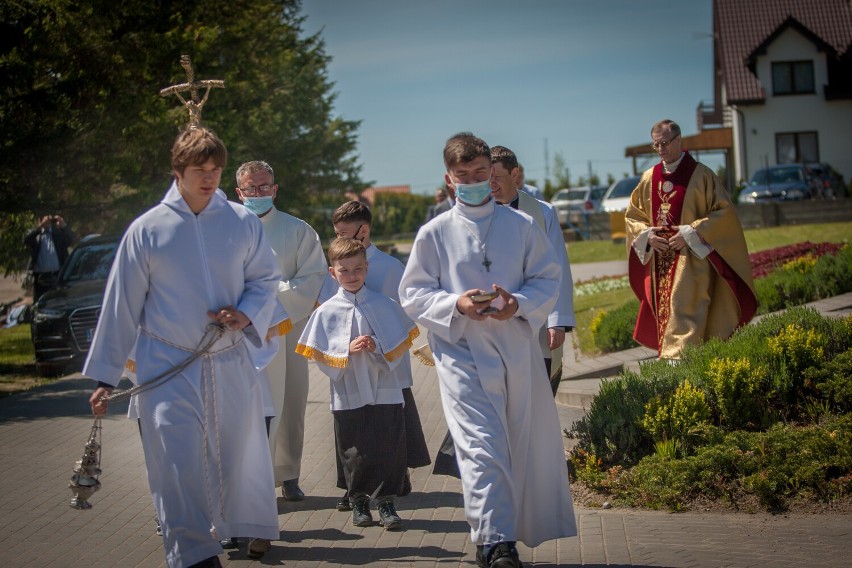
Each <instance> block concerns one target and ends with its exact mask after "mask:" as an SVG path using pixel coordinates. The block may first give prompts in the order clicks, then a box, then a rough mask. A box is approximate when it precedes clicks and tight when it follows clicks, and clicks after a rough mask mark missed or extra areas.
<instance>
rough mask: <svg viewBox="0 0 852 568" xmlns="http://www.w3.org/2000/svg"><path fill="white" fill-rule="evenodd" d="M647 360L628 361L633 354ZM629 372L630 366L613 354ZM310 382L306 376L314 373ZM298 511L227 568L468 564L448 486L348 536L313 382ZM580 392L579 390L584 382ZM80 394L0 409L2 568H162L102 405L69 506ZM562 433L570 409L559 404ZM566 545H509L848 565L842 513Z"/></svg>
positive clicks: (552, 561) (132, 448)
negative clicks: (97, 467)
mask: <svg viewBox="0 0 852 568" xmlns="http://www.w3.org/2000/svg"><path fill="white" fill-rule="evenodd" d="M850 307H852V294H848V295H846V297H841V298H839V299H832V300H829V301H827V302H823V303H820V304H819V306H818V309H821V310H828V311H832V313H834V314H835V315H837V314H838V313H843V310H846V313H848V312H849V311H850ZM644 355H646V354H645V353H641V352H640V353H637V354H636V357H639V358H641V357H643V356H644ZM622 356H623V357H624V358H625V359H627V362H628V363H631V362H632V361H634V360H635V359H634V358H632V357H633V356H627V355H624V354H620V355H619V357H622ZM607 365H610V366H611V365H613V363H612V362H611V361H609V362H607V361H606V360H585V361H583V366H580V365H577V364H572V365H570V366H569V370H570V371H571V373H570V376H569V378H568V379H567V380H566V381H564V382H563V386H562V387H561V388H560V400H562V399H563V398H564V396H568V395H570V394H571V393H572V391H573V390H575V386H577V385H579V384H581V381H584V380H585V381H592V382H597V381H599V379H594V378H585V379H577V378H575V379H573V380H572V379H571V378H570V377H578V376H582V373H583V372H587V371H588V369H586V370H585V371H584V370H583V369H584V368H593V367H596V366H597V367H600V368H604V367H606V366H607ZM414 371H415V385H416V386H415V388H414V394H415V397H416V399H417V403H418V407H419V410H420V416H421V419H422V422H423V429H424V431H425V433H426V437H427V440H428V443H429V447H430V448H431V449H432V451H433V455H434V451H435V450H436V449H437V447H438V445H439V444H440V442H441V439H442V437H443V435H444V433H445V431H446V425H445V424H444V419H443V414H442V411H441V406H440V400H439V395H438V388H437V379H436V377H435V374H434V369H433V368H430V367H425V366H422V365H420V364H418V363H416V362H415V368H414ZM314 373H315V371H314ZM312 379H313V382H312V387H311V391H310V394H309V399H308V410H307V432H306V440H305V445H306V447H305V455H304V463H303V472H302V487H303V489H304V490H305V492H306V493H307V494H308V498H307V499H306V500H305V501H302V502H299V503H290V502H285V501H283V500H281V499H279V500H278V509H279V513H280V517H279V518H280V526H281V540H280V542H276V543H275V546H274V548H273V549H272V551H270V552H269V553H267V554H266V556H265V557H264V558H263V559H261V560H259V561H252V560H249V559H248V558H247V557H246V554H245V548H244V547H243V548H242V549H241V550H239V551H226V552H225V553H224V554H222V556H221V558H222V560H223V563H224V564H225V565H226V566H229V567H248V566H288V567H293V568H295V567H315V566H323V567H326V566H351V565H371V566H395V567H396V566H399V567H406V566H411V567H426V566H440V567H454V566H468V567H470V566H475V563H474V547H473V545H472V544H471V543H470V540H469V538H468V527H467V523H466V522H465V520H464V511H463V509H462V498H461V491H460V484H459V481H458V480H456V479H453V478H447V477H443V476H433V475H430V473H429V471H427V470H426V469H418V470H414V472H413V474H412V484H413V487H414V491H413V493H412V494H411V495H409V496H408V497H406V498H404V499H400V500H399V511H400V514H401V516H402V517H403V518H404V519H405V521H406V530H405V531H403V532H393V533H392V532H386V531H384V530H383V529H382V528H381V527H379V526H378V525H376V526H373V527H368V528H357V527H354V526H352V524H351V518H350V515H349V514H348V513H341V512H338V511H336V510H335V509H334V503H335V502H336V500H337V498H338V497H339V495H340V491H339V490H338V489H336V488H335V486H334V484H335V480H334V477H335V467H334V459H333V454H332V447H333V436H332V428H331V415H330V413H329V410H328V400H327V399H328V387H327V384H326V382H325V380H323V379H321V378H320V377H319V376H318V375H314V376H313V377H312ZM590 384H591V383H590ZM91 388H92V384H91V382H90V381H89V380H88V379H83V378H81V377H80V376H79V375H72V376H70V377H67V378H65V379H62V380H60V381H58V382H56V383H54V384H51V385H49V386H46V387H43V388H40V389H36V390H33V391H30V392H27V393H23V394H20V395H16V396H13V397H9V398H6V399H2V400H0V459H2V463H4V464H5V466H3V468H2V470H3V471H4V479H5V480H6V481H5V483H4V487H3V489H2V491H0V551H2V560H0V566H3V567H12V568H18V567H33V568H59V567H79V568H97V567H113V566H121V567H128V568H134V567H136V568H155V567H162V566H165V562H164V561H163V552H162V544H161V541H160V539H159V537H157V536H156V535H155V534H154V511H153V507H152V505H151V500H150V496H149V494H148V490H147V485H146V479H145V469H144V464H143V458H142V451H141V447H140V444H139V434H138V432H137V430H136V425H135V423H134V422H132V421H129V420H126V419H124V418H123V417H122V413H121V411H120V409H118V408H113V409H112V411H111V415H110V417H109V418H107V419H106V420H105V421H104V428H103V450H102V456H101V457H102V468H103V470H104V473H103V475H101V483H102V485H103V486H102V489H101V490H100V491H99V492H98V493H96V494H95V495H94V496H93V498H92V499H91V501H92V503H93V504H94V508H93V509H91V510H89V511H77V510H74V509H71V508H70V507H69V506H68V503H69V502H70V498H71V493H70V491H69V490H68V481H69V479H70V477H71V469H72V467H73V465H74V462H75V461H76V460H78V459H79V458H80V456H81V453H82V449H83V444H84V443H85V440H86V438H87V436H88V433H89V429H90V427H91V424H92V419H91V417H90V416H89V410H88V405H87V403H86V401H87V399H88V396H89V394H90V392H91ZM558 406H559V409H560V415H561V416H562V417H563V426H565V427H569V426H570V423H566V420H568V419H570V418H573V417H576V416H577V414H578V413H579V412H581V411H579V410H578V409H576V408H572V407H569V406H566V405H564V404H559V405H558ZM576 514H577V519H578V526H579V529H580V534H579V536H578V537H573V538H566V539H562V540H558V541H552V542H548V543H545V544H543V545H542V546H539V547H538V548H536V549H534V550H530V549H527V548H525V547H520V548H521V557H522V559H523V560H524V561H525V562H526V565H527V566H536V567H543V566H580V565H582V566H621V567H625V566H646V567H650V566H665V567H670V568H675V567H719V566H729V567H747V566H764V565H766V566H774V567H800V566H850V560H849V559H850V558H852V515H840V514H832V515H819V516H818V515H795V514H791V515H780V516H771V515H766V514H753V515H748V514H737V515H735V514H720V513H707V514H698V513H681V514H669V513H663V512H653V511H637V510H630V509H626V510H620V509H616V510H612V509H610V510H598V509H590V508H584V507H577V508H576Z"/></svg>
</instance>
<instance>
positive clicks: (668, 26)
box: [302, 0, 719, 193]
mask: <svg viewBox="0 0 852 568" xmlns="http://www.w3.org/2000/svg"><path fill="white" fill-rule="evenodd" d="M302 14H303V15H304V16H306V21H305V22H304V30H305V32H306V33H315V32H318V31H319V32H321V34H322V37H323V38H324V40H325V43H326V52H327V53H328V55H330V56H331V57H332V61H331V63H330V64H329V67H328V73H329V78H330V80H331V81H333V82H334V83H335V86H334V90H335V92H336V93H337V100H336V103H335V111H334V112H335V114H336V115H339V116H342V117H344V118H346V119H348V120H360V121H361V126H360V128H359V129H358V152H357V153H358V155H359V157H360V163H361V164H362V166H363V169H362V177H363V179H364V180H365V181H374V182H375V183H376V185H401V184H408V185H411V187H412V190H413V191H415V192H418V193H431V192H432V191H433V190H434V189H435V188H436V187H437V186H438V185H440V184H441V183H442V182H443V175H444V167H443V162H442V159H441V151H442V150H443V146H444V142H445V141H446V139H447V138H449V137H450V136H452V135H453V134H455V133H456V132H460V131H465V130H469V131H471V132H473V133H474V134H476V135H478V136H480V137H482V138H483V139H484V140H485V141H486V142H488V144H490V145H502V146H506V147H508V148H510V149H512V150H513V151H514V152H515V153H516V154H517V155H518V158H519V159H520V161H521V162H522V163H523V164H524V166H525V169H526V172H527V179H532V180H535V181H536V182H538V183H539V185H543V182H544V179H545V177H546V175H545V174H546V172H547V166H546V163H547V162H546V160H545V148H546V149H547V154H548V156H549V167H550V174H551V176H550V177H551V178H552V177H553V174H554V172H553V159H554V156H555V155H556V153H559V154H561V155H562V157H563V158H564V160H565V163H566V165H567V167H568V168H569V171H570V175H571V180H572V182H573V183H574V184H576V181H577V178H578V177H579V176H586V177H587V175H588V161H589V160H591V162H592V171H593V172H594V173H596V174H597V175H598V176H600V178H601V179H602V180H605V179H606V176H607V174H612V175H613V176H615V177H616V178H621V177H622V176H623V175H624V174H625V173H628V172H631V169H632V165H631V161H630V160H629V159H627V158H624V148H625V147H626V146H632V145H635V144H641V143H643V142H645V141H647V140H648V139H649V137H650V133H649V131H650V127H651V124H653V123H654V122H655V121H656V120H659V119H662V118H671V119H672V120H675V121H676V122H678V123H679V124H680V125H681V128H682V129H683V132H684V134H694V133H695V132H696V129H697V127H696V122H695V109H696V107H697V106H698V103H699V102H700V101H701V100H709V99H711V98H712V94H713V83H712V66H713V50H712V47H713V43H712V38H711V33H712V29H713V23H712V4H711V0H681V1H679V2H673V1H662V0H527V1H522V0H514V1H507V0H419V1H413V0H303V3H302ZM702 161H705V162H706V163H708V165H711V167H714V168H715V166H716V165H717V164H718V163H719V159H718V158H713V157H711V156H706V157H702ZM650 165H652V164H651V163H645V164H640V166H644V167H650Z"/></svg>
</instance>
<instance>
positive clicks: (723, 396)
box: [707, 358, 768, 430]
mask: <svg viewBox="0 0 852 568" xmlns="http://www.w3.org/2000/svg"><path fill="white" fill-rule="evenodd" d="M767 375H768V373H767V370H766V368H765V367H764V366H762V365H759V364H756V365H752V362H751V360H750V359H746V358H739V359H728V358H721V359H716V360H715V361H711V362H710V368H709V369H708V370H707V377H708V384H709V386H710V389H711V391H712V393H713V396H714V399H715V402H716V408H717V410H718V412H719V422H720V424H721V425H722V426H723V427H724V428H725V429H727V430H739V429H742V428H745V429H749V430H753V429H755V428H757V427H759V426H762V425H763V417H764V416H765V413H766V409H767V407H768V402H767V400H766V397H765V396H764V392H765V390H766V384H767V382H768V377H767Z"/></svg>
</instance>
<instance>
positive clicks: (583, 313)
mask: <svg viewBox="0 0 852 568" xmlns="http://www.w3.org/2000/svg"><path fill="white" fill-rule="evenodd" d="M631 298H633V290H631V289H630V288H629V287H628V288H622V289H620V290H608V291H606V292H599V293H597V294H589V295H586V296H580V297H575V298H574V314H575V315H576V316H577V327H575V328H574V335H575V336H576V340H577V345H578V346H579V348H580V351H581V352H582V353H583V354H584V355H587V356H594V355H599V354H600V352H599V351H598V349H597V348H596V347H595V341H594V339H593V338H592V330H591V323H592V320H593V319H594V317H595V316H596V315H597V314H598V313H599V312H600V311H609V310H612V309H615V308H617V307H618V306H620V305H622V304H625V303H627V302H628V301H629V300H630V299H631ZM638 345H639V344H638V343H637V344H636V346H637V347H638Z"/></svg>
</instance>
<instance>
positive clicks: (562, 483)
mask: <svg viewBox="0 0 852 568" xmlns="http://www.w3.org/2000/svg"><path fill="white" fill-rule="evenodd" d="M444 163H445V165H446V168H447V173H446V176H445V178H446V182H447V184H448V185H449V184H451V185H452V186H453V187H454V188H455V191H456V196H457V203H456V206H455V207H454V208H453V209H452V210H451V211H450V212H449V213H447V214H445V215H441V216H439V217H436V218H435V219H433V220H432V221H430V222H429V223H427V224H426V225H424V226H423V227H421V228H420V231H419V232H418V234H417V237H416V238H415V240H414V244H413V247H412V252H411V256H410V257H409V259H408V264H407V265H406V268H405V273H404V274H403V277H402V282H401V283H400V288H399V295H400V302H401V303H402V306H403V308H404V309H405V311H406V312H407V313H408V314H409V315H410V316H411V317H412V318H413V319H414V320H415V321H416V322H418V323H419V324H421V325H423V326H424V327H426V328H427V329H428V330H429V345H430V347H431V349H432V352H433V354H434V358H435V365H436V368H437V371H438V378H439V380H440V390H441V400H442V404H443V407H444V416H445V418H446V420H447V424H448V426H449V428H450V432H451V433H452V437H453V440H454V441H455V445H456V449H457V460H458V465H459V469H460V471H461V479H462V489H463V492H464V503H465V515H466V517H467V520H468V523H469V524H470V527H471V540H472V541H473V542H474V543H475V544H476V545H477V563H478V564H479V565H480V566H501V567H503V566H509V567H513V566H520V565H521V563H520V560H519V559H518V554H517V550H516V548H515V542H516V541H522V542H524V543H526V544H527V545H528V546H537V545H539V544H540V543H542V542H543V541H546V540H550V539H556V538H560V537H566V536H573V535H575V534H576V523H575V520H574V511H573V506H572V502H571V494H570V489H569V486H568V472H567V468H566V466H565V455H564V449H563V444H562V434H561V430H560V425H559V417H558V415H557V412H556V407H555V404H554V402H553V398H552V395H551V391H550V387H549V385H548V382H547V377H546V372H545V368H544V361H543V358H542V353H541V349H540V348H539V347H538V342H536V341H534V339H535V337H536V336H537V334H538V331H539V329H540V328H541V326H542V325H543V324H544V323H545V320H546V318H547V316H548V314H549V313H550V311H551V309H552V307H553V304H554V302H555V301H556V297H557V290H558V286H559V281H560V276H561V275H560V267H559V264H558V262H557V260H556V255H555V253H554V251H553V249H552V247H551V246H550V243H548V241H547V238H546V236H545V235H544V233H543V231H542V230H541V229H540V228H539V227H538V226H537V225H536V224H535V223H532V222H531V221H530V219H529V218H528V217H525V216H523V215H521V214H519V213H517V212H515V211H512V210H510V209H508V208H504V207H501V206H499V205H497V204H496V202H495V201H494V199H493V198H492V197H491V195H490V187H489V179H490V175H491V153H490V149H489V147H488V145H487V144H486V143H485V142H484V141H482V140H481V139H479V138H477V137H475V136H474V135H473V134H470V133H460V134H457V135H455V136H453V137H452V138H450V139H449V140H448V141H447V144H446V146H445V148H444ZM492 289H493V290H494V291H496V292H498V294H499V296H498V297H497V299H495V300H493V301H492V300H487V299H482V300H483V301H479V300H481V298H478V297H477V296H479V295H482V294H483V293H485V292H490V291H492ZM489 312H490V313H489Z"/></svg>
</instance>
